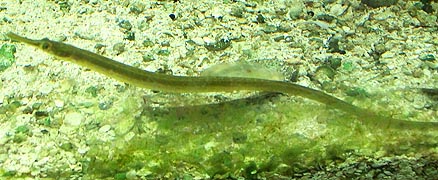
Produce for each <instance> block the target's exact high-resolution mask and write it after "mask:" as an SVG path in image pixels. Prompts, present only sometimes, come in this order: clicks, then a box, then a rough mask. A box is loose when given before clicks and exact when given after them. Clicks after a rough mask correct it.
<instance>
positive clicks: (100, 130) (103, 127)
mask: <svg viewBox="0 0 438 180" xmlns="http://www.w3.org/2000/svg"><path fill="white" fill-rule="evenodd" d="M110 129H111V126H110V125H104V126H102V127H100V129H99V132H101V133H106V132H108V131H109V130H110Z"/></svg>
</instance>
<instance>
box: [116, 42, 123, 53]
mask: <svg viewBox="0 0 438 180" xmlns="http://www.w3.org/2000/svg"><path fill="white" fill-rule="evenodd" d="M113 50H114V51H115V52H117V54H121V53H122V52H123V51H125V44H123V43H116V44H114V46H113Z"/></svg>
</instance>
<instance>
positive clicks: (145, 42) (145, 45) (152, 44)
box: [142, 39, 154, 47]
mask: <svg viewBox="0 0 438 180" xmlns="http://www.w3.org/2000/svg"><path fill="white" fill-rule="evenodd" d="M142 44H143V46H144V47H151V46H154V42H152V41H151V40H150V39H146V40H144V41H143V43H142Z"/></svg>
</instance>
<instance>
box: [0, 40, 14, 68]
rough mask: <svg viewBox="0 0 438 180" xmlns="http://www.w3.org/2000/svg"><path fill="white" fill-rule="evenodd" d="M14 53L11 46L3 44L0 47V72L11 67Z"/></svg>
mask: <svg viewBox="0 0 438 180" xmlns="http://www.w3.org/2000/svg"><path fill="white" fill-rule="evenodd" d="M15 52H16V48H15V46H14V45H12V44H3V45H2V47H0V72H2V71H4V70H6V69H7V68H9V67H11V66H12V64H14V62H15V56H14V53H15Z"/></svg>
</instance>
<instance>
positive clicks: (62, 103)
mask: <svg viewBox="0 0 438 180" xmlns="http://www.w3.org/2000/svg"><path fill="white" fill-rule="evenodd" d="M54 103H55V106H56V107H58V108H62V107H64V101H61V100H55V101H54Z"/></svg>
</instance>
